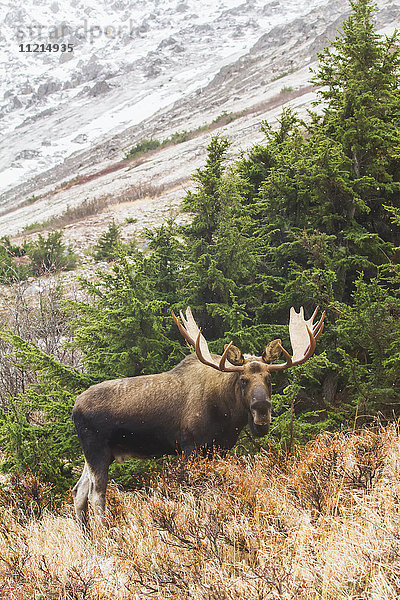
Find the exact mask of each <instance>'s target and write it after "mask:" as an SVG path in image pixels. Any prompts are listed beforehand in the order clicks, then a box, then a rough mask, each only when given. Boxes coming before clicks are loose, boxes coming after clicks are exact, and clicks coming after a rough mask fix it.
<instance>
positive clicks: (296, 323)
mask: <svg viewBox="0 0 400 600" xmlns="http://www.w3.org/2000/svg"><path fill="white" fill-rule="evenodd" d="M318 310H319V306H317V308H316V309H315V310H314V312H313V314H312V316H311V318H310V319H308V320H307V321H306V320H305V319H304V309H303V307H301V308H300V312H299V313H297V312H296V311H295V309H294V308H293V306H292V308H291V309H290V320H289V335H290V343H291V344H292V348H293V356H290V354H289V352H287V351H286V350H285V348H283V347H282V346H281V349H282V352H283V354H284V355H285V358H286V362H285V363H282V364H280V365H269V370H270V371H283V369H288V368H289V367H293V366H294V365H301V363H303V362H305V361H306V360H308V359H309V358H310V356H312V355H313V354H314V351H315V347H316V345H317V339H318V338H319V336H320V335H321V333H322V330H323V328H324V319H325V311H324V312H323V313H322V316H321V318H320V320H319V321H318V322H317V323H314V319H315V317H316V315H317V312H318Z"/></svg>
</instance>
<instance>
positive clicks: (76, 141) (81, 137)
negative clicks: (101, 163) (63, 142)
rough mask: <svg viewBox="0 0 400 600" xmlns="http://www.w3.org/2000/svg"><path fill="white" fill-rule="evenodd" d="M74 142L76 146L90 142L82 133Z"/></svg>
mask: <svg viewBox="0 0 400 600" xmlns="http://www.w3.org/2000/svg"><path fill="white" fill-rule="evenodd" d="M96 85H97V84H96ZM72 141H73V142H75V144H84V143H85V142H87V141H88V136H87V134H86V133H80V134H79V135H77V136H76V137H75V138H74V139H73V140H72Z"/></svg>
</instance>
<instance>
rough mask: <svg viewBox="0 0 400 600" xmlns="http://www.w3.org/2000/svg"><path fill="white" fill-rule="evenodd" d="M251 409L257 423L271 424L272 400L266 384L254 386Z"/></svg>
mask: <svg viewBox="0 0 400 600" xmlns="http://www.w3.org/2000/svg"><path fill="white" fill-rule="evenodd" d="M250 411H251V414H252V416H253V421H254V424H255V425H263V426H264V427H265V426H266V427H268V426H269V424H270V423H271V400H270V399H269V397H268V394H267V390H266V388H265V387H264V386H262V385H257V386H255V387H254V388H253V390H252V394H251V403H250Z"/></svg>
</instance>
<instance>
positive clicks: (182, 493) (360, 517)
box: [0, 426, 400, 600]
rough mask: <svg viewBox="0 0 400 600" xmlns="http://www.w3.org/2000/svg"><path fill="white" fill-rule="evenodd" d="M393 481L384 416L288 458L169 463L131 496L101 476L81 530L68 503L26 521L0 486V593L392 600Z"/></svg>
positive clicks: (396, 462)
mask: <svg viewBox="0 0 400 600" xmlns="http://www.w3.org/2000/svg"><path fill="white" fill-rule="evenodd" d="M399 482H400V438H399V434H398V432H397V429H396V427H395V426H389V427H387V428H386V429H382V430H380V431H361V432H359V433H355V434H352V433H349V434H344V433H342V434H335V435H328V434H326V435H322V436H320V437H318V438H317V439H316V440H315V441H314V442H312V443H311V444H310V445H309V446H308V447H306V448H305V449H304V450H303V451H301V452H300V453H299V455H298V456H297V457H295V458H294V457H290V458H288V459H282V458H280V459H279V458H277V457H276V455H274V454H273V453H272V452H266V453H264V454H260V455H258V456H255V457H247V458H235V457H228V458H227V459H219V458H214V459H213V460H211V461H206V460H201V459H198V460H196V461H193V462H192V463H190V464H188V465H185V464H179V463H178V464H176V465H174V466H169V467H167V469H166V470H165V471H164V472H163V473H162V474H160V475H158V476H156V477H155V478H154V480H153V481H152V482H151V484H150V485H149V486H147V487H146V489H143V490H141V491H138V492H132V493H123V492H121V491H119V490H118V489H116V488H115V486H110V488H109V492H108V507H109V509H108V515H107V518H108V526H107V527H104V526H101V525H99V524H96V523H94V525H93V529H92V534H91V539H90V540H89V539H88V538H85V536H84V535H83V534H82V533H81V532H80V530H79V528H78V527H77V525H76V523H75V521H74V519H73V517H72V509H71V506H70V504H68V503H66V504H65V506H64V508H63V509H62V510H61V514H58V515H56V514H50V513H46V509H44V512H43V510H42V515H41V516H40V518H34V517H33V516H32V511H30V510H29V506H28V505H27V502H26V501H25V504H24V503H23V502H22V504H21V498H19V499H18V501H17V502H12V501H11V496H9V498H8V501H7V498H6V497H5V496H4V495H3V497H2V498H0V502H2V504H3V507H2V508H1V509H0V557H1V558H0V597H1V598H5V599H7V600H28V599H29V600H31V599H35V600H39V599H46V600H49V599H53V598H54V599H55V598H63V599H68V600H72V599H74V600H83V599H88V600H94V599H96V600H97V599H99V600H100V599H109V598H116V599H128V598H132V599H141V598H147V597H149V598H155V599H171V600H172V599H178V598H182V599H187V598H193V599H196V600H197V599H199V600H234V599H235V600H242V599H243V600H261V599H285V600H288V599H290V598H296V599H297V598H298V599H300V600H306V599H307V600H311V599H312V600H316V599H322V598H324V599H327V600H328V599H329V600H333V599H335V600H336V599H350V598H351V599H360V600H361V599H367V598H368V599H371V600H389V599H390V600H395V599H396V598H398V597H399V594H400V516H399V508H400V494H399V492H400V488H399ZM14 483H15V482H14ZM28 487H29V486H28ZM39 487H40V486H39ZM18 489H20V486H19V487H18ZM33 489H34V490H35V494H36V502H44V503H46V497H47V490H46V488H43V490H40V489H39V490H38V482H37V481H36V482H35V481H34V482H33ZM40 498H42V500H40ZM39 512H40V511H39Z"/></svg>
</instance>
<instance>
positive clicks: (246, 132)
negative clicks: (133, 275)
mask: <svg viewBox="0 0 400 600" xmlns="http://www.w3.org/2000/svg"><path fill="white" fill-rule="evenodd" d="M73 4H74V5H75V7H76V9H77V12H76V14H78V12H79V11H78V9H79V10H81V9H82V7H83V6H85V7H86V8H85V10H86V9H87V8H88V6H89V2H87V1H85V2H84V3H83V2H79V1H75V2H74V3H73ZM100 4H101V7H102V9H104V10H103V12H104V14H103V17H102V18H103V24H104V23H105V22H106V21H105V19H106V18H110V17H111V16H114V20H116V16H117V15H120V16H121V20H123V21H124V22H126V20H127V18H128V14H131V13H130V12H129V11H130V10H131V9H132V10H133V9H134V8H135V10H137V11H139V8H140V10H142V13H140V15H139V13H137V15H138V16H137V17H136V21H135V22H138V23H139V22H140V24H139V25H138V27H139V29H137V30H135V36H134V38H133V40H132V39H131V38H130V37H129V35H128V34H125V36H124V35H121V36H119V37H118V36H116V39H113V40H107V39H106V37H107V36H106V35H103V36H102V37H101V36H99V37H98V39H96V40H94V41H93V44H92V45H91V46H90V41H88V40H84V41H81V50H80V51H81V52H87V54H86V55H85V57H86V59H88V60H85V61H84V62H83V61H82V60H80V61H79V60H77V57H76V51H75V50H74V55H75V56H74V57H72V58H70V59H69V60H67V61H66V62H63V63H62V64H61V65H56V64H55V62H54V61H56V60H59V61H62V60H66V59H65V58H64V59H63V58H62V55H61V56H58V57H54V55H52V56H51V57H49V56H48V57H47V62H48V65H47V67H46V65H45V58H46V57H40V59H38V61H42V62H43V65H42V66H41V69H42V70H41V71H40V72H39V70H38V74H37V75H35V76H34V77H31V87H30V88H29V89H30V91H29V92H28V91H26V93H25V94H22V91H21V90H23V86H24V82H26V80H27V73H28V71H27V68H28V67H27V66H26V65H25V67H24V68H23V65H22V64H20V63H17V66H16V67H15V68H16V69H17V70H18V69H19V70H20V73H19V76H18V77H16V79H15V81H13V82H11V80H10V81H9V82H8V85H10V86H11V87H10V89H11V88H12V86H14V87H13V89H14V90H16V91H15V94H14V95H15V97H16V98H17V99H19V98H21V97H22V96H23V103H24V104H23V106H18V102H14V101H13V100H12V95H10V94H7V93H6V95H7V98H6V99H5V105H4V106H3V120H2V123H3V131H5V132H8V133H9V135H7V136H5V137H4V140H3V142H2V148H1V149H2V156H3V159H2V162H1V165H0V166H1V167H2V168H3V173H2V175H0V177H1V182H2V183H3V187H4V189H5V191H4V192H3V194H2V199H1V202H0V235H3V234H5V233H7V234H16V233H17V232H18V231H20V230H21V229H22V228H23V227H24V226H26V225H29V224H31V223H33V222H36V221H40V222H43V221H46V220H48V219H51V218H53V217H54V216H56V215H60V214H62V213H63V212H65V210H66V208H67V207H68V208H69V209H71V208H73V207H75V206H77V205H79V204H80V203H82V202H83V201H91V200H93V199H98V198H99V197H103V196H105V195H107V196H108V197H109V198H111V199H113V202H115V199H116V198H117V199H118V203H117V204H113V205H112V206H111V207H108V208H106V209H105V210H103V213H102V215H101V216H99V215H95V216H93V217H90V219H91V220H90V221H88V222H86V223H85V222H82V223H80V224H74V225H71V226H70V227H69V230H70V234H71V235H72V231H76V230H79V227H81V229H82V228H84V229H85V230H88V227H87V226H88V225H89V223H91V225H90V227H89V229H90V230H91V231H92V233H93V232H94V231H95V230H97V228H101V227H103V228H104V222H107V220H109V218H110V216H111V214H113V215H115V216H116V218H117V219H121V220H123V219H125V218H126V216H132V215H133V214H135V212H137V213H138V215H135V216H136V218H138V221H137V223H136V225H135V227H134V228H133V229H135V230H140V229H141V228H142V226H145V225H148V224H149V223H150V222H159V221H160V220H162V219H163V218H165V215H166V214H169V212H170V211H171V210H172V211H174V210H175V209H176V206H177V204H178V203H179V199H180V198H181V197H182V194H183V190H184V189H187V187H188V185H190V183H189V178H190V175H191V173H193V171H194V169H195V168H197V167H199V166H200V165H201V164H202V162H203V161H204V157H205V148H206V146H207V143H208V141H209V139H210V131H209V130H207V128H206V129H204V130H201V131H197V132H196V134H195V135H192V136H189V139H187V141H185V142H184V143H180V144H178V145H169V146H166V147H165V148H162V149H160V150H157V151H155V152H154V153H152V154H151V155H148V156H145V157H142V158H140V159H137V160H133V161H131V162H129V163H121V162H120V161H121V159H122V158H123V156H124V153H125V151H126V148H129V147H130V146H132V145H133V144H135V143H136V142H137V141H139V140H140V139H143V138H151V137H154V138H157V139H160V140H163V139H165V138H167V137H168V136H170V135H172V134H173V133H176V132H181V131H184V130H185V131H193V130H195V129H196V128H198V127H199V126H204V125H207V124H211V123H212V122H213V121H215V120H218V122H217V123H213V124H212V126H211V127H210V128H209V129H213V130H214V131H218V132H221V133H222V134H224V135H227V136H228V137H229V138H230V139H231V140H232V142H233V143H232V146H231V150H230V152H231V156H232V157H233V156H235V155H236V154H237V153H238V151H239V149H241V148H246V147H248V146H250V145H251V144H253V143H254V142H256V141H258V140H259V139H261V137H262V134H261V133H260V129H259V123H260V121H261V120H262V119H267V120H268V121H269V122H272V123H273V122H274V121H276V119H277V118H278V117H279V114H280V111H281V109H282V106H283V105H285V104H290V105H292V106H293V107H294V108H295V109H296V110H298V111H299V112H300V113H301V112H303V113H305V111H306V110H307V108H309V107H310V103H311V101H312V100H313V99H314V98H315V90H313V89H312V88H311V86H310V85H309V84H308V80H309V77H310V73H309V69H310V67H312V66H315V64H316V54H317V52H318V51H319V50H321V49H322V48H323V46H324V45H326V43H327V42H328V40H329V39H332V38H333V37H335V34H336V30H337V28H338V27H340V24H341V22H342V20H343V18H344V17H345V16H346V14H347V13H348V10H349V6H348V3H347V1H345V0H334V1H333V2H329V3H327V2H326V1H325V0H314V1H311V2H308V3H307V4H306V3H305V2H301V3H298V2H292V0H282V1H281V2H278V1H277V0H272V1H270V2H268V3H266V2H265V1H259V0H248V1H247V2H244V3H240V2H236V1H235V0H229V1H228V0H224V1H222V2H218V3H211V2H210V3H206V2H200V1H199V0H192V1H191V2H186V3H180V4H178V5H177V4H176V3H172V2H163V3H159V2H156V1H154V2H149V3H146V7H147V8H146V10H150V8H152V9H154V11H153V12H152V13H150V14H147V13H146V14H145V13H144V12H143V10H144V8H143V4H141V3H135V2H123V1H122V0H121V1H119V2H116V3H114V4H113V5H112V8H110V9H106V8H104V5H103V4H102V3H100V2H99V6H100ZM378 4H379V12H378V15H377V19H378V25H379V29H380V30H381V31H385V32H390V31H391V30H393V28H394V26H395V24H396V22H397V23H398V22H399V16H400V7H399V5H396V4H393V3H391V2H390V1H387V0H379V3H378ZM53 5H55V3H53V4H52V5H50V4H49V2H48V0H42V3H41V5H40V6H42V8H43V10H44V9H45V8H46V10H47V9H49V7H50V9H51V6H53ZM63 6H64V5H63ZM98 8H99V7H98V6H97V4H96V3H95V2H94V0H93V6H92V9H93V10H94V11H95V15H96V17H97V18H98V19H99V14H100V13H98V12H96V10H97V9H98ZM200 8H201V9H202V10H201V11H200ZM51 10H55V7H54V6H53V8H52V9H51ZM59 10H61V9H60V8H59ZM109 10H111V13H110V11H109ZM107 11H108V12H107ZM124 11H125V12H124ZM43 14H44V13H43ZM74 14H75V13H74ZM84 14H87V15H88V16H90V15H91V14H92V13H90V12H89V13H87V11H86V13H84ZM132 14H133V13H132ZM122 15H123V18H122ZM151 15H153V16H151ZM19 16H20V17H21V19H23V18H24V15H22V16H21V15H19ZM15 19H16V16H15V14H14V21H15ZM99 22H100V21H99ZM10 23H11V20H10ZM8 27H9V28H11V25H8ZM3 35H4V33H3ZM88 35H89V34H88ZM75 37H76V36H75ZM74 41H75V38H74ZM111 50H113V54H112V55H113V60H111V58H109V57H110V51H111ZM93 57H97V58H93ZM127 57H129V60H128V58H127ZM20 60H22V59H20ZM49 61H53V62H52V63H51V64H50V62H49ZM111 63H112V64H111ZM49 65H50V66H49ZM90 65H95V66H93V68H92V67H90ZM129 65H130V66H129ZM24 69H25V70H24ZM55 72H57V73H59V76H60V77H61V74H63V77H64V83H63V84H62V87H61V88H59V89H56V88H58V84H57V85H55V86H53V87H52V85H50V83H49V81H52V78H54V77H55V75H54V73H55ZM40 81H42V83H39V82H40ZM43 82H45V83H46V85H47V86H48V88H47V91H46V92H43V95H42V96H41V95H40V93H39V92H40V90H42V91H43V88H40V86H41V85H43ZM33 84H34V86H33ZM103 84H104V85H103ZM35 86H36V87H35ZM33 88H34V89H33ZM27 89H28V88H27ZM161 96H162V97H163V100H160V98H161ZM21 103H22V101H21ZM10 107H11V108H10ZM140 107H142V108H143V111H141V108H140ZM39 109H40V110H39ZM124 111H125V112H124ZM43 113H44V114H43ZM224 113H236V114H235V117H236V118H234V119H233V120H232V121H231V122H229V121H230V119H229V118H228V119H227V118H225V119H221V118H220V116H221V114H224ZM121 115H122V116H123V118H122V117H121ZM146 116H147V118H144V117H146ZM120 117H121V118H120ZM22 118H23V121H21V119H22ZM18 119H19V121H18ZM113 119H114V122H112V120H113ZM95 125H97V127H98V129H96V127H95ZM13 127H14V129H13ZM7 128H8V129H7ZM215 128H217V129H215ZM46 140H47V141H50V145H47V146H46V144H47V142H46ZM73 140H75V141H73ZM67 142H68V143H67ZM70 142H71V143H70ZM0 147H1V145H0ZM59 147H60V148H61V149H62V151H61V150H60V151H59V150H58V148H59ZM76 148H80V150H76ZM50 149H51V150H50ZM17 150H18V153H17ZM35 152H39V154H35ZM10 159H11V163H10ZM7 160H8V163H7ZM28 163H29V165H31V166H30V167H29V169H28V167H26V164H28ZM7 164H8V165H9V166H8V167H7ZM49 166H50V168H48V167H49ZM19 169H20V170H21V172H19V171H18V170H19ZM18 172H19V177H20V179H19V181H20V183H18V176H17V175H16V174H18ZM10 174H11V175H10ZM13 174H14V175H16V176H15V177H14V178H13V176H12V175H13ZM30 174H31V175H33V176H29V175H30ZM6 188H7V189H6ZM32 196H36V197H39V198H38V199H36V200H34V201H33V200H31V201H29V202H27V199H29V198H30V197H32ZM146 196H149V197H150V199H149V200H148V201H147V200H141V201H140V202H139V201H138V200H137V198H140V197H142V198H145V197H146ZM151 198H153V199H151ZM133 199H135V203H134V204H132V201H133ZM140 203H141V210H139V205H140ZM146 206H147V207H148V208H147V209H146ZM141 211H142V212H141ZM96 223H97V226H96ZM93 227H94V229H92V228H93ZM81 234H82V230H81ZM79 235H80V234H76V237H77V238H79ZM90 238H92V235H90ZM88 242H89V240H88Z"/></svg>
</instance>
